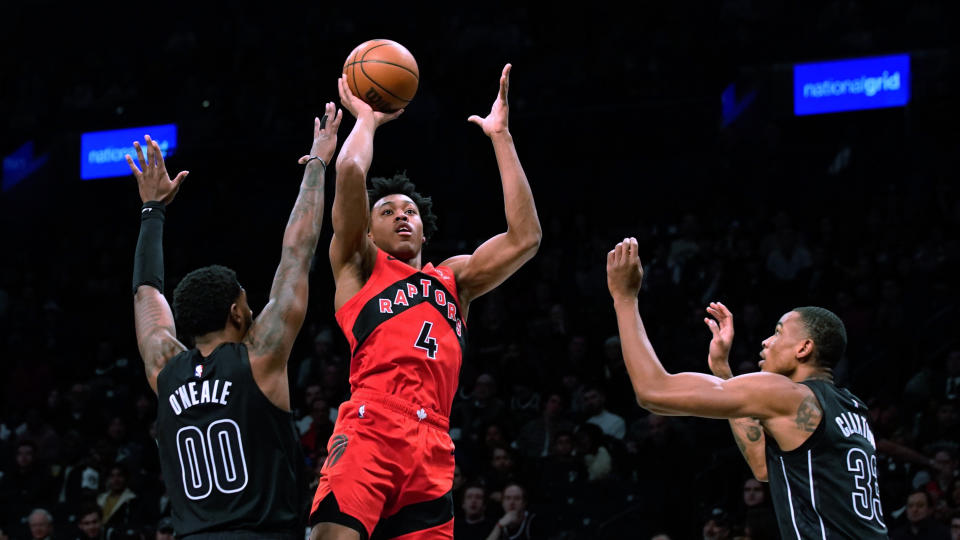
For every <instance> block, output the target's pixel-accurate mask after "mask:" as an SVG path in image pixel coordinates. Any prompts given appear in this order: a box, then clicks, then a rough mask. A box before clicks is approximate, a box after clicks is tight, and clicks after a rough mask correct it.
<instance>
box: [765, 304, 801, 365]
mask: <svg viewBox="0 0 960 540" xmlns="http://www.w3.org/2000/svg"><path fill="white" fill-rule="evenodd" d="M805 339H807V334H806V330H805V329H804V327H803V323H802V322H801V320H800V314H799V313H797V312H796V311H791V312H789V313H786V314H785V315H784V316H783V317H780V320H779V321H778V322H777V326H776V328H775V329H774V331H773V335H772V336H770V337H768V338H767V339H765V340H763V349H762V350H761V351H760V358H762V360H760V370H761V371H768V372H771V373H780V374H782V375H786V376H788V377H789V376H790V374H791V373H793V371H794V370H795V369H796V367H797V351H798V350H799V348H800V346H801V344H802V342H803V341H804V340H805Z"/></svg>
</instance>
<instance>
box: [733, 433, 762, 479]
mask: <svg viewBox="0 0 960 540" xmlns="http://www.w3.org/2000/svg"><path fill="white" fill-rule="evenodd" d="M730 431H732V432H733V440H734V441H736V443H737V448H739V449H740V453H741V454H743V459H745V460H747V465H749V466H750V470H751V471H753V476H754V477H756V479H757V480H760V481H761V482H766V481H767V453H766V452H767V450H766V447H765V445H766V440H765V439H764V435H763V428H762V427H761V425H760V421H759V420H757V419H756V418H731V419H730Z"/></svg>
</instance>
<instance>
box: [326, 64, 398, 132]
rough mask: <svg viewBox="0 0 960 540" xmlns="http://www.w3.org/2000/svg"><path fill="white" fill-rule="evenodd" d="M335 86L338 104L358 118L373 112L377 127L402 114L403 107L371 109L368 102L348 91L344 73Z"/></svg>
mask: <svg viewBox="0 0 960 540" xmlns="http://www.w3.org/2000/svg"><path fill="white" fill-rule="evenodd" d="M337 86H338V87H339V91H340V104H341V105H343V108H344V109H346V110H348V111H350V114H352V115H353V117H354V118H360V116H361V115H363V114H373V118H374V120H375V121H376V124H377V127H379V126H382V125H383V124H386V123H387V122H389V121H391V120H394V119H396V118H397V117H399V116H400V115H401V114H403V109H399V110H396V111H393V112H392V113H384V112H380V111H375V110H373V107H371V106H370V104H369V103H367V102H366V101H364V100H362V99H360V98H359V97H357V96H355V95H353V92H351V91H350V85H349V84H347V76H346V75H341V76H340V78H339V79H338V80H337Z"/></svg>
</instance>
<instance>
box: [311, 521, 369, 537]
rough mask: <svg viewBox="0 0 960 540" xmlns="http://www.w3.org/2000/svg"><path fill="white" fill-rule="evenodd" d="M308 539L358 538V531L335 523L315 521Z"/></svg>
mask: <svg viewBox="0 0 960 540" xmlns="http://www.w3.org/2000/svg"><path fill="white" fill-rule="evenodd" d="M310 540H360V533H358V532H357V531H355V530H353V529H351V528H350V527H347V526H345V525H339V524H337V523H317V524H316V525H314V526H313V529H311V530H310Z"/></svg>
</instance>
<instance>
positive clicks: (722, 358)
mask: <svg viewBox="0 0 960 540" xmlns="http://www.w3.org/2000/svg"><path fill="white" fill-rule="evenodd" d="M707 313H709V314H710V315H711V316H713V319H711V318H710V317H704V319H703V322H705V323H706V324H707V327H709V328H710V332H711V333H712V334H713V339H711V340H710V353H709V354H708V356H707V363H708V364H709V366H710V371H711V372H712V373H713V374H714V375H716V376H717V377H720V378H722V379H729V378H730V377H732V376H733V372H732V371H731V370H730V347H731V346H732V345H733V314H732V313H730V310H729V309H727V306H725V305H723V304H721V303H720V302H710V305H709V306H707ZM714 319H716V320H714Z"/></svg>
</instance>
